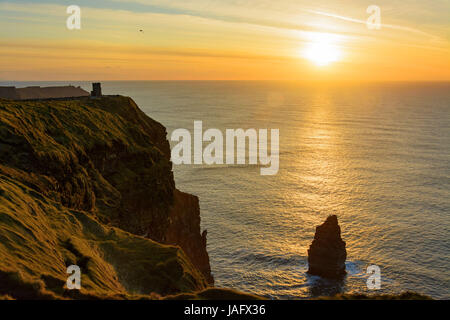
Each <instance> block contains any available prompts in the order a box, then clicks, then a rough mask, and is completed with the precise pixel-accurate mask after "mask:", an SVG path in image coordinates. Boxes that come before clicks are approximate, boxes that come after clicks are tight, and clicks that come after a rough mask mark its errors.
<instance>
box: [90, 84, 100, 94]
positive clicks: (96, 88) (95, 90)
mask: <svg viewBox="0 0 450 320" xmlns="http://www.w3.org/2000/svg"><path fill="white" fill-rule="evenodd" d="M101 96H102V84H101V83H100V82H95V83H93V84H92V91H91V97H101Z"/></svg>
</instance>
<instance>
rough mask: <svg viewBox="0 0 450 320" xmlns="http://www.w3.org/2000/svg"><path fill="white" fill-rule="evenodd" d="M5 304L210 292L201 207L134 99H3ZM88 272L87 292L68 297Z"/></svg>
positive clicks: (1, 279)
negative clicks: (181, 183)
mask: <svg viewBox="0 0 450 320" xmlns="http://www.w3.org/2000/svg"><path fill="white" fill-rule="evenodd" d="M0 150H1V153H0V283H1V285H0V296H1V295H8V296H10V297H13V298H19V299H20V298H45V297H49V298H52V297H71V296H76V297H83V296H86V297H92V296H112V295H122V296H123V295H136V294H150V293H154V294H157V295H158V296H160V295H168V294H172V295H173V294H179V293H186V292H195V291H199V290H204V289H206V288H207V287H208V286H210V285H212V284H213V278H212V276H211V271H210V265H209V258H208V253H207V251H206V237H205V236H202V233H201V230H200V212H199V204H198V198H197V197H196V196H193V195H190V194H186V193H183V192H180V191H178V190H177V189H176V188H175V183H174V178H173V174H172V164H171V162H170V147H169V143H168V141H167V139H166V130H165V128H164V127H163V126H162V125H161V124H160V123H158V122H156V121H154V120H152V119H150V118H149V117H147V116H146V115H145V114H144V113H143V112H142V111H141V110H140V109H139V108H138V107H137V105H136V104H135V103H134V101H133V100H132V99H131V98H128V97H122V96H106V97H103V98H101V99H89V98H80V99H68V100H57V101H55V100H53V101H49V100H48V101H46V100H43V101H11V100H0ZM72 264H76V265H78V266H80V267H81V270H82V290H81V291H80V292H75V291H76V290H71V291H69V290H67V289H66V288H65V286H64V284H65V282H66V279H67V276H68V275H67V274H66V268H67V266H69V265H72Z"/></svg>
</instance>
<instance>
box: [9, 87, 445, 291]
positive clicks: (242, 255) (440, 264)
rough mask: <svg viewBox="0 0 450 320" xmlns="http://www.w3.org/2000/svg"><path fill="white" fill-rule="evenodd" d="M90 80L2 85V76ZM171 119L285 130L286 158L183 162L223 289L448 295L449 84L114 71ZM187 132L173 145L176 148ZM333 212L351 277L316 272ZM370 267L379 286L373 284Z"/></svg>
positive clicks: (181, 180) (154, 112) (142, 102)
mask: <svg viewBox="0 0 450 320" xmlns="http://www.w3.org/2000/svg"><path fill="white" fill-rule="evenodd" d="M61 83H64V84H70V83H71V84H74V85H81V86H82V87H83V88H84V89H86V90H89V91H90V89H91V84H90V83H88V82H56V83H55V82H39V83H36V82H33V83H29V82H27V83H25V82H22V83H18V82H16V83H12V82H0V85H16V86H18V87H20V86H24V85H42V86H45V85H54V84H61ZM102 87H103V92H104V93H105V94H122V95H127V96H130V97H132V98H133V99H134V100H135V101H136V102H137V104H138V105H139V106H140V108H141V109H142V110H143V111H144V112H145V113H146V114H148V115H149V116H150V117H152V118H153V119H155V120H157V121H159V122H161V123H162V124H163V125H164V126H165V127H166V128H167V130H168V139H170V135H171V133H172V131H173V130H175V129H178V128H186V129H188V130H190V131H191V133H193V125H194V121H195V120H201V121H203V127H204V130H206V129H208V128H217V129H220V130H222V132H225V129H238V128H242V129H249V128H254V129H257V130H258V129H279V130H280V168H279V171H278V174H276V175H273V176H262V175H260V166H259V165H179V166H174V169H173V171H174V176H175V181H176V185H177V187H178V189H180V190H182V191H184V192H189V193H192V194H195V195H197V196H198V197H199V199H200V208H201V219H202V228H203V229H207V230H208V252H209V255H210V261H211V268H212V272H213V275H214V278H215V281H216V285H217V286H220V287H231V288H234V289H238V290H242V291H246V292H252V293H255V294H260V295H263V296H266V297H269V298H278V299H280V298H281V299H305V298H311V297H315V296H320V295H329V294H334V293H351V292H360V293H366V294H371V293H399V292H402V291H405V290H412V291H416V292H419V293H423V294H427V295H430V296H432V297H433V298H436V299H450V241H449V236H450V219H449V217H450V83H429V84H426V83H379V84H339V85H338V84H318V83H316V84H307V83H302V82H258V81H255V82H252V81H236V82H234V81H232V82H227V81H224V82H222V81H193V82H189V81H186V82H184V81H174V82H171V81H161V82H158V81H148V82H145V81H144V82H131V81H128V82H120V81H118V82H103V83H102ZM175 144H176V143H172V146H173V145H175ZM330 214H336V215H337V216H338V219H339V223H340V226H341V230H342V238H343V240H344V241H346V243H347V255H348V258H347V263H346V267H347V271H348V275H347V276H346V277H345V279H344V280H342V281H329V280H324V279H321V278H319V277H315V276H309V275H308V274H306V271H307V268H308V266H307V249H308V247H309V245H310V243H311V241H312V239H313V237H314V231H315V227H316V226H317V225H319V224H321V223H322V222H323V221H324V220H325V219H326V217H327V216H328V215H330ZM369 265H377V266H379V267H380V270H381V289H380V290H377V291H373V290H369V289H368V288H367V285H366V280H367V277H368V275H367V274H366V269H367V267H368V266H369Z"/></svg>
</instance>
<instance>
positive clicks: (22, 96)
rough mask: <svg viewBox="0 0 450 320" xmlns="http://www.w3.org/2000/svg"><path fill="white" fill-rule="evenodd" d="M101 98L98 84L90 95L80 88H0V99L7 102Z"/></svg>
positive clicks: (94, 84) (93, 85)
mask: <svg viewBox="0 0 450 320" xmlns="http://www.w3.org/2000/svg"><path fill="white" fill-rule="evenodd" d="M89 96H91V97H101V96H102V89H101V84H100V83H93V84H92V91H91V93H89V92H87V91H86V90H84V89H82V88H81V87H79V86H78V87H75V86H72V85H68V86H54V87H40V86H31V87H25V88H16V87H14V86H9V87H0V98H1V99H8V100H39V99H61V98H81V97H89Z"/></svg>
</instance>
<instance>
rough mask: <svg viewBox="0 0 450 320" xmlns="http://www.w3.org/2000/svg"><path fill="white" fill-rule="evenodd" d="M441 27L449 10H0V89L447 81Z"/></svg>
mask: <svg viewBox="0 0 450 320" xmlns="http://www.w3.org/2000/svg"><path fill="white" fill-rule="evenodd" d="M69 5H78V6H79V7H80V9H81V29H79V30H69V29H68V28H67V26H66V20H67V18H68V17H69V16H70V14H68V13H67V12H66V10H67V7H68V6H69ZM371 5H375V6H377V7H379V8H380V22H381V24H380V28H379V29H373V28H372V29H370V28H368V25H367V20H368V18H369V17H370V16H371V13H368V12H367V8H368V7H369V6H371ZM449 17H450V0H430V1H423V0H420V1H419V0H389V1H387V0H367V1H366V0H352V1H349V0H315V1H311V0H295V1H294V0H277V1H272V0H170V1H164V0H122V1H120V0H95V1H94V0H70V1H64V0H60V1H56V0H34V1H31V0H29V1H21V0H14V1H12V0H10V1H2V0H0V80H2V81H32V80H36V81H54V80H86V81H87V80H303V81H309V80H311V81H321V80H326V81H449V80H450V19H449Z"/></svg>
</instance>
